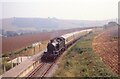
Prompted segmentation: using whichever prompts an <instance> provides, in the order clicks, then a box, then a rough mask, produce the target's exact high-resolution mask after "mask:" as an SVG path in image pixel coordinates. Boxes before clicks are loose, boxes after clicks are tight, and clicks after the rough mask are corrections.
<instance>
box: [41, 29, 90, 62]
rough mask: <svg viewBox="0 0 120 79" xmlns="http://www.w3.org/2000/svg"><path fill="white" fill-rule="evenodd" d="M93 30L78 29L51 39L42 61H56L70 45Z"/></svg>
mask: <svg viewBox="0 0 120 79" xmlns="http://www.w3.org/2000/svg"><path fill="white" fill-rule="evenodd" d="M91 32H92V29H86V30H81V31H76V32H72V33H68V34H65V35H62V36H60V37H55V38H53V39H51V40H50V42H49V43H48V44H47V50H46V52H44V53H43V55H42V57H41V60H42V61H54V60H55V59H56V58H57V57H58V56H60V55H61V54H62V52H63V51H65V50H66V49H67V48H68V47H69V46H70V45H72V44H73V43H75V42H76V41H77V40H79V39H80V38H81V37H83V36H85V35H87V34H89V33H91Z"/></svg>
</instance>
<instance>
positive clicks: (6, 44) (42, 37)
mask: <svg viewBox="0 0 120 79" xmlns="http://www.w3.org/2000/svg"><path fill="white" fill-rule="evenodd" d="M76 30H80V29H69V30H59V31H53V32H41V33H36V34H31V35H21V36H15V37H7V38H4V37H3V38H2V53H8V52H12V51H15V50H18V49H20V48H24V47H26V46H28V45H31V44H33V43H35V42H39V41H46V40H49V39H51V38H54V37H56V36H60V35H62V34H66V33H69V32H73V31H76ZM0 50H1V48H0Z"/></svg>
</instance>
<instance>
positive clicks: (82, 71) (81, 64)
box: [53, 33, 116, 77]
mask: <svg viewBox="0 0 120 79" xmlns="http://www.w3.org/2000/svg"><path fill="white" fill-rule="evenodd" d="M94 36H96V34H95V33H91V34H89V35H87V36H84V37H83V38H81V39H80V40H79V41H77V42H76V44H75V45H73V46H72V47H71V48H70V49H69V50H68V51H67V54H66V55H65V56H64V57H63V58H62V60H61V61H60V63H59V64H58V69H57V70H56V71H55V73H54V75H53V76H54V77H76V76H77V77H116V74H115V73H113V72H112V71H111V70H110V69H109V68H108V67H107V66H106V65H105V64H104V63H103V61H102V60H101V58H100V57H99V56H98V55H96V54H95V53H94V51H93V48H92V41H93V38H94Z"/></svg>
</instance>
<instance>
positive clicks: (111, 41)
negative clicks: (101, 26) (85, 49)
mask: <svg viewBox="0 0 120 79" xmlns="http://www.w3.org/2000/svg"><path fill="white" fill-rule="evenodd" d="M118 40H120V39H119V36H118V28H117V27H115V28H110V29H107V30H105V31H104V32H103V33H100V34H99V35H98V36H96V37H95V38H94V40H93V49H94V52H95V53H96V54H97V55H98V56H99V57H101V59H102V61H103V62H104V63H105V64H106V65H107V66H109V67H110V68H111V70H112V71H113V72H115V73H118V52H119V51H118V48H119V47H118V46H120V45H119V43H118Z"/></svg>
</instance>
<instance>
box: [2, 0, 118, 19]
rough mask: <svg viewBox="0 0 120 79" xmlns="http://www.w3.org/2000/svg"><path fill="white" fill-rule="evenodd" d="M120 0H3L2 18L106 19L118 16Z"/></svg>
mask: <svg viewBox="0 0 120 79" xmlns="http://www.w3.org/2000/svg"><path fill="white" fill-rule="evenodd" d="M118 1H120V0H1V3H0V5H1V4H2V6H0V10H2V18H10V17H41V18H47V17H56V18H58V19H78V20H106V19H114V18H117V17H118Z"/></svg>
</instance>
